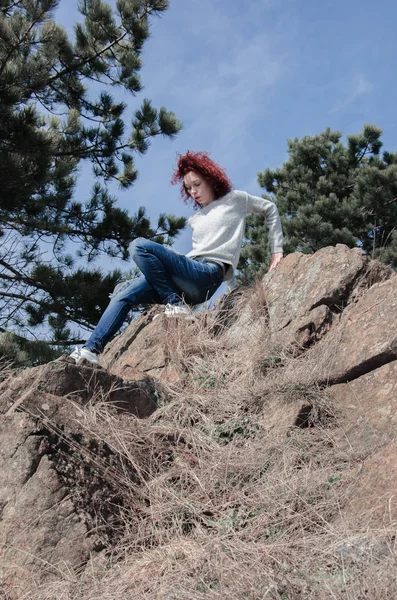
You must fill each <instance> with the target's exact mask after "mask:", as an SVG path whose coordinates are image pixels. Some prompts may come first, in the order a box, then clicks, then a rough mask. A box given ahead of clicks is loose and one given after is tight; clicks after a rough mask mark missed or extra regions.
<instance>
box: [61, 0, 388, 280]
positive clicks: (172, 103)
mask: <svg viewBox="0 0 397 600" xmlns="http://www.w3.org/2000/svg"><path fill="white" fill-rule="evenodd" d="M111 4H112V2H111ZM76 7H77V1H76ZM76 18H78V13H77V10H76V11H75V12H73V10H72V0H61V2H60V6H59V9H58V13H57V16H56V19H57V21H58V22H60V23H62V24H64V26H65V27H66V28H67V29H69V30H71V29H72V27H73V23H74V21H75V20H76ZM396 23H397V4H396V3H395V2H392V0H379V1H378V2H372V1H371V2H370V1H369V0H360V1H358V0H322V2H318V1H315V0H170V8H169V9H168V10H167V11H166V12H165V13H163V14H162V17H161V18H156V19H154V20H153V21H152V28H151V32H152V35H151V38H150V39H149V40H148V41H147V43H146V45H145V47H144V50H143V55H142V58H143V69H142V71H141V76H142V82H143V85H144V90H143V92H142V93H141V94H140V95H138V96H137V97H136V98H133V97H131V96H129V95H127V94H126V93H124V92H121V94H119V95H118V97H121V98H122V99H124V100H125V101H126V102H128V109H127V112H126V117H127V119H129V118H130V115H131V114H132V112H133V110H135V109H136V108H138V106H139V105H140V102H141V100H142V99H143V98H144V97H148V98H150V99H151V100H152V101H153V104H154V106H156V107H160V106H166V107H167V108H168V109H169V110H172V111H174V112H175V113H176V115H177V117H178V118H179V119H180V120H181V121H182V122H183V124H184V128H183V130H182V131H181V132H180V133H179V134H178V136H177V138H176V139H175V140H174V141H170V140H167V139H155V140H154V141H153V142H152V145H151V147H150V149H149V151H148V152H147V154H146V155H145V156H144V157H143V158H142V159H139V158H138V159H137V161H136V164H137V167H138V169H139V172H140V176H139V179H138V181H137V182H136V184H135V185H134V187H133V188H131V189H130V190H128V191H120V190H118V189H116V188H115V189H114V190H113V191H114V193H115V195H117V197H118V199H119V206H121V207H123V208H126V209H128V210H129V211H131V212H135V210H136V209H137V208H138V207H139V206H145V207H146V208H147V212H148V215H149V216H150V217H151V218H153V219H155V218H156V217H157V216H158V214H159V213H160V212H170V213H174V214H177V215H185V216H189V214H191V209H190V208H189V207H187V206H186V205H184V204H183V203H182V201H181V200H180V199H179V197H178V189H177V187H176V186H175V187H174V186H171V185H170V183H169V181H170V179H171V176H172V170H173V167H174V166H175V163H176V153H177V152H182V153H184V152H185V151H186V150H187V149H190V150H206V151H208V152H210V154H211V157H212V158H213V159H214V160H216V161H217V162H219V163H220V164H222V166H224V167H225V168H226V170H227V171H228V174H229V176H230V178H231V179H232V181H233V183H234V185H235V187H236V188H237V189H243V190H246V191H248V192H250V193H251V194H256V195H261V193H262V191H261V189H260V188H259V186H258V184H257V181H256V177H257V172H258V171H262V170H263V169H265V168H266V167H278V166H281V164H282V163H283V162H284V161H285V160H286V159H287V158H288V156H287V151H286V148H287V139H288V138H294V137H302V136H304V135H315V134H317V133H320V132H321V131H323V130H324V129H325V128H326V127H331V128H333V129H337V130H340V131H341V132H342V133H343V134H344V135H347V134H349V133H357V132H358V131H360V130H361V128H362V126H363V125H364V124H365V123H374V124H376V125H377V126H379V127H382V128H383V130H384V136H383V140H384V147H385V149H387V150H390V151H396V150H397V143H396V139H397V111H396V107H397V83H396V77H395V71H396V65H395V63H396V56H397V35H396ZM83 179H84V180H83V181H80V185H79V188H78V193H79V195H80V196H84V195H85V194H87V196H88V191H89V188H90V187H91V185H92V181H91V179H90V176H89V175H87V174H86V172H85V171H84V177H83ZM175 248H176V250H178V251H180V252H188V251H189V250H190V249H191V242H190V232H189V231H188V229H187V230H186V231H185V232H184V233H183V234H182V235H181V236H180V237H179V238H178V239H177V241H176V243H175ZM101 264H103V265H104V266H105V265H107V263H106V261H103V260H102V261H101ZM110 265H111V266H120V267H121V268H124V269H125V268H128V265H126V264H125V263H121V261H118V262H117V261H113V262H112V263H110V262H109V268H110ZM105 268H106V266H105Z"/></svg>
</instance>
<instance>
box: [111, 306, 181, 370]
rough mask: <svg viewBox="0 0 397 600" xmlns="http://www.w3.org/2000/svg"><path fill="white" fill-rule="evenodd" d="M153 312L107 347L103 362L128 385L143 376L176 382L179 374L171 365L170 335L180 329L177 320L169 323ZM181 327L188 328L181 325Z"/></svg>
mask: <svg viewBox="0 0 397 600" xmlns="http://www.w3.org/2000/svg"><path fill="white" fill-rule="evenodd" d="M156 314H159V309H158V308H154V309H153V310H151V311H149V312H148V313H144V314H142V315H141V316H140V317H138V318H137V319H136V320H134V321H133V322H132V323H131V325H129V327H127V329H126V330H125V331H124V332H123V334H122V335H119V336H116V337H115V338H114V340H113V341H112V342H110V344H108V346H107V347H106V350H105V352H104V353H103V355H102V358H101V362H102V364H103V365H104V366H105V367H106V368H107V369H108V370H109V372H110V373H113V374H115V375H118V376H120V377H122V378H123V379H124V380H125V381H134V380H136V379H140V378H141V377H142V375H146V376H149V377H155V378H157V379H163V380H166V381H175V380H177V379H178V376H179V374H178V372H177V371H176V370H175V368H174V367H173V366H172V365H171V364H170V356H169V354H170V353H169V338H170V336H169V333H170V332H172V330H173V329H174V328H176V327H178V326H179V325H180V324H179V322H178V321H179V320H178V319H167V318H166V317H164V316H162V315H161V314H160V315H159V317H158V318H157V319H155V320H153V317H154V316H155V315H156ZM181 326H182V327H183V326H189V323H188V322H182V324H181Z"/></svg>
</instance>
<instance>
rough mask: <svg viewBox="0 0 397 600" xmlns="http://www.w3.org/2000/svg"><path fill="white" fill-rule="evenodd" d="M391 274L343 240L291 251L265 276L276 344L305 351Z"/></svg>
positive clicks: (271, 329)
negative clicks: (305, 251)
mask: <svg viewBox="0 0 397 600" xmlns="http://www.w3.org/2000/svg"><path fill="white" fill-rule="evenodd" d="M391 273H392V272H391V271H390V269H387V268H386V267H383V266H382V265H380V264H379V263H375V262H373V261H371V260H370V259H369V258H368V257H367V256H366V255H365V254H364V252H362V251H361V250H360V249H358V248H353V249H350V248H348V247H347V246H344V245H342V244H337V245H336V246H335V247H334V246H330V247H327V248H322V249H321V250H318V251H317V252H316V253H315V254H311V255H308V254H301V253H299V252H295V253H294V254H290V255H288V256H287V257H286V258H285V259H284V260H283V261H282V262H281V263H280V265H279V266H278V267H277V269H276V270H275V271H272V272H270V273H267V274H266V275H265V276H264V278H263V288H264V292H265V297H266V305H267V310H268V317H269V319H268V327H269V332H270V336H271V338H272V341H273V343H274V344H276V345H278V346H279V347H286V346H289V345H291V344H292V345H294V346H297V347H298V348H301V349H304V348H307V347H309V346H311V345H312V344H313V343H314V342H316V341H318V340H319V339H321V338H322V337H323V336H324V335H325V334H326V333H327V332H328V331H329V329H330V328H331V325H332V323H333V321H334V319H335V317H336V316H338V315H339V314H340V313H342V312H343V311H344V310H345V308H346V307H347V306H348V305H349V304H351V303H352V302H354V301H355V300H356V299H357V298H358V297H359V296H361V294H362V293H364V292H365V291H366V290H367V289H368V288H369V287H371V286H372V285H373V284H374V283H376V282H377V281H383V280H385V279H387V278H389V277H390V276H391Z"/></svg>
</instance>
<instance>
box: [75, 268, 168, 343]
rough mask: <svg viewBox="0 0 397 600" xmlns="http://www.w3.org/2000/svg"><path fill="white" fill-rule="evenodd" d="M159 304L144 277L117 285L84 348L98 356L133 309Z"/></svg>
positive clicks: (157, 297)
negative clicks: (141, 305) (144, 305)
mask: <svg viewBox="0 0 397 600" xmlns="http://www.w3.org/2000/svg"><path fill="white" fill-rule="evenodd" d="M159 302H160V298H159V296H158V294H157V292H156V291H155V290H154V289H153V287H152V286H151V285H150V283H148V282H147V281H146V279H145V278H144V277H139V278H137V279H132V280H131V281H124V282H123V283H121V284H119V285H118V286H116V288H115V291H114V292H113V294H112V295H111V299H110V302H109V304H108V306H107V308H106V310H105V312H104V313H103V315H102V317H101V318H100V320H99V323H98V325H97V326H96V327H95V329H94V331H93V332H92V334H91V336H90V337H89V338H88V340H87V341H86V343H85V344H84V348H87V349H88V350H90V351H91V352H94V353H95V354H100V353H101V352H102V351H103V349H104V347H105V346H106V344H107V343H108V342H109V341H110V340H111V339H112V337H113V336H114V335H115V334H116V333H117V332H118V330H119V329H120V327H121V326H122V324H123V323H124V321H125V319H126V317H127V315H128V313H129V311H130V310H131V309H132V308H133V307H137V306H139V305H140V304H157V303H159Z"/></svg>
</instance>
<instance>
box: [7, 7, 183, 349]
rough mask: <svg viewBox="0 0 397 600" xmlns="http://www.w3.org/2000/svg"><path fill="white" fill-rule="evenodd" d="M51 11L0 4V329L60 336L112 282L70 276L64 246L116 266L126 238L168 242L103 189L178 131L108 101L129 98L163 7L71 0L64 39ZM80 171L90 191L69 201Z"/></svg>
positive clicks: (171, 227)
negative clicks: (71, 24) (87, 173)
mask: <svg viewBox="0 0 397 600" xmlns="http://www.w3.org/2000/svg"><path fill="white" fill-rule="evenodd" d="M61 1H62V2H67V3H69V2H71V1H72V0H61ZM58 4H59V0H17V1H15V0H0V106H1V110H0V181H1V186H0V235H1V237H2V240H1V242H2V244H1V249H0V325H1V326H7V327H10V326H11V325H12V324H17V325H29V326H32V327H34V326H36V325H38V324H41V323H43V322H44V321H45V320H49V322H50V325H51V326H52V327H53V329H54V332H55V333H54V335H55V339H65V337H67V336H68V330H67V329H66V323H67V321H72V322H75V323H78V324H80V325H84V326H87V327H91V326H92V325H93V324H95V323H96V322H97V320H98V318H99V315H100V314H101V312H102V310H103V308H104V307H105V306H106V303H107V297H108V293H109V291H110V290H111V288H112V287H113V285H114V282H115V280H116V279H117V278H118V277H119V275H120V273H119V272H114V273H112V274H110V275H108V276H107V277H105V278H104V277H103V276H102V274H101V272H100V271H99V270H98V269H97V270H95V269H91V270H90V269H84V268H83V269H81V268H80V269H77V268H76V267H75V266H74V259H73V257H72V256H71V255H70V254H68V253H67V248H66V246H67V245H68V248H69V250H70V247H71V246H70V242H74V245H73V248H76V247H78V248H79V250H78V252H79V253H80V256H82V257H84V258H87V259H88V260H91V259H93V258H95V257H97V255H98V253H100V252H105V253H107V254H108V255H111V256H121V257H123V258H127V257H128V245H129V243H130V242H131V241H132V240H133V239H135V238H136V237H137V236H145V237H148V238H151V239H154V240H156V241H159V242H161V243H162V242H164V241H167V242H170V241H172V238H173V236H175V235H176V234H177V233H178V231H179V230H180V229H181V228H182V227H183V226H184V219H180V218H179V219H177V218H175V217H173V216H171V215H161V217H160V219H159V221H158V223H157V226H155V227H152V226H151V224H150V222H149V220H148V219H147V218H146V216H145V210H144V208H138V209H137V212H136V214H134V215H133V216H130V215H129V214H127V212H126V211H123V210H121V209H120V208H118V207H117V206H116V205H115V199H114V198H113V197H112V196H111V195H110V193H109V190H108V184H109V183H110V182H114V181H116V182H117V183H118V184H119V185H120V186H121V187H122V188H129V187H130V186H131V185H132V184H133V182H134V181H135V179H136V177H137V174H138V173H137V170H136V168H135V165H134V155H136V153H138V154H140V155H141V154H143V153H145V152H146V151H147V149H148V147H149V144H150V140H151V138H153V137H155V136H159V135H163V136H167V137H170V138H172V137H173V136H174V135H175V134H176V133H177V132H178V130H179V129H180V128H181V123H180V122H179V121H178V120H177V118H176V117H175V115H174V114H173V113H172V112H169V111H168V110H166V109H165V108H160V109H159V110H158V109H156V108H154V107H153V106H152V104H151V102H150V101H149V100H147V99H144V100H143V101H142V102H141V103H140V106H138V107H136V108H135V112H134V113H133V114H128V110H127V105H126V104H125V103H124V102H119V101H116V100H115V99H114V98H113V97H112V95H111V94H110V93H109V90H111V89H112V88H113V89H115V88H120V89H124V90H127V91H128V92H130V94H131V96H132V97H133V96H135V95H136V94H138V92H140V91H141V88H142V84H141V80H140V77H139V71H140V68H141V52H142V49H143V45H144V42H145V40H146V39H147V38H148V35H149V26H150V21H151V19H152V18H153V17H154V16H156V15H160V14H161V13H162V12H163V11H164V10H166V8H167V6H168V2H167V0H117V3H115V4H114V5H113V4H112V5H110V4H108V3H106V2H103V1H102V0H80V1H79V4H78V8H79V11H80V13H81V15H82V18H81V22H79V23H77V24H76V26H75V30H74V36H69V35H68V34H67V32H66V30H65V29H64V28H63V27H61V26H60V25H58V24H57V23H56V22H55V20H54V19H55V17H56V8H57V6H58ZM72 37H73V39H72ZM83 163H87V164H91V165H92V168H93V172H94V175H95V179H94V181H95V184H94V186H93V190H92V193H91V194H90V197H88V198H84V199H82V198H78V199H76V198H75V195H76V182H77V175H78V169H79V167H81V165H82V164H83ZM76 244H77V246H76Z"/></svg>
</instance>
